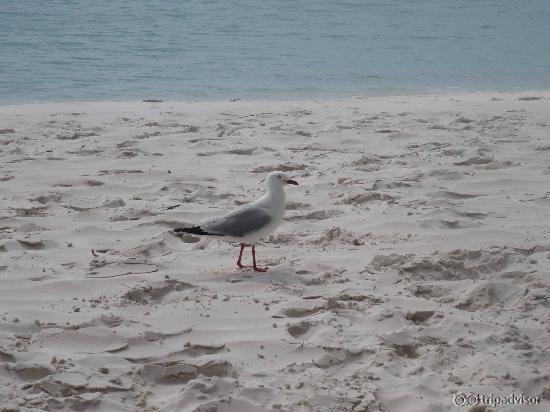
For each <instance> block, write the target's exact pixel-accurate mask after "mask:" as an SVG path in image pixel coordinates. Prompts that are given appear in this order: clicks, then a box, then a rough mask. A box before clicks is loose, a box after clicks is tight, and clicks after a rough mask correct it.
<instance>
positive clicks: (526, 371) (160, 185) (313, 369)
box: [0, 92, 550, 412]
mask: <svg viewBox="0 0 550 412" xmlns="http://www.w3.org/2000/svg"><path fill="white" fill-rule="evenodd" d="M549 119H550V92H523V93H517V94H513V93H478V94H456V95H439V96H417V97H380V98H349V99H341V100H315V101H286V102H247V101H232V102H218V103H176V102H130V103H125V102H112V103H99V102H97V103H71V104H69V103H48V104H28V105H13V106H0V160H1V162H0V200H1V204H2V208H1V210H0V279H1V287H0V314H1V315H0V368H1V371H0V399H1V400H2V402H1V403H0V411H3V412H7V411H44V410H62V411H72V410H92V411H104V412H113V411H140V412H145V411H174V412H176V411H177V412H181V411H195V412H216V411H217V412H253V411H289V412H302V411H304V412H305V411H354V412H358V411H363V412H365V411H392V412H394V411H407V412H414V411H431V412H436V411H437V412H439V411H454V410H462V411H472V412H473V411H476V412H480V411H485V410H487V411H489V410H494V409H491V408H490V407H487V408H485V407H483V406H480V405H478V406H477V407H476V408H472V407H469V406H464V407H459V406H456V405H455V404H453V394H455V395H456V394H457V393H462V392H464V393H470V392H472V393H475V394H483V395H487V396H489V395H491V394H492V395H495V396H508V395H510V394H516V395H521V394H523V395H524V396H530V397H539V398H540V403H539V404H538V405H530V406H525V405H523V406H518V405H516V406H500V407H498V410H499V411H519V410H521V411H523V410H525V411H533V412H535V411H536V412H539V411H540V412H542V411H547V410H548V405H549V404H548V400H549V399H550V313H549V307H550V280H549V279H550V278H549V272H550V225H549V223H550V120H549ZM273 170H282V171H285V172H287V174H288V175H289V176H291V177H292V178H293V179H295V180H297V181H298V182H299V184H300V185H299V186H293V187H290V188H288V190H287V211H286V215H285V221H284V223H283V225H282V226H281V227H280V228H279V229H278V231H277V232H276V233H275V234H274V235H272V236H271V237H269V238H268V239H265V240H264V241H263V242H261V243H260V244H259V245H258V247H257V250H258V258H259V264H260V265H262V266H268V267H269V270H268V271H267V272H266V273H255V272H253V271H250V270H244V271H241V270H238V268H237V267H236V265H235V261H236V258H237V255H238V245H234V244H229V243H226V242H220V241H217V240H210V241H209V240H207V239H200V238H198V237H196V236H192V235H186V236H183V237H181V238H178V237H176V236H174V235H173V234H172V231H171V230H172V229H173V228H175V227H179V226H183V225H191V224H196V223H200V222H201V221H204V220H206V219H209V218H211V217H213V216H217V215H220V214H222V213H225V212H228V211H231V210H232V209H233V208H235V207H236V206H237V205H240V204H242V203H245V202H249V201H252V200H254V199H256V198H257V197H258V196H260V195H261V194H262V193H263V192H264V190H265V188H264V179H265V177H266V175H267V173H268V172H270V171H273ZM249 259H250V255H249V253H247V254H246V261H247V264H248V262H249Z"/></svg>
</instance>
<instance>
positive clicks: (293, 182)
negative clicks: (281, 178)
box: [286, 179, 298, 186]
mask: <svg viewBox="0 0 550 412" xmlns="http://www.w3.org/2000/svg"><path fill="white" fill-rule="evenodd" d="M286 182H287V184H289V185H296V186H298V182H297V181H296V180H292V179H288V180H287V181H286Z"/></svg>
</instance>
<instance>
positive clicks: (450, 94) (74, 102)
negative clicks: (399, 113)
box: [0, 89, 550, 109]
mask: <svg viewBox="0 0 550 412" xmlns="http://www.w3.org/2000/svg"><path fill="white" fill-rule="evenodd" d="M532 95H543V98H549V96H550V89H528V90H519V91H457V92H441V93H420V94H395V95H393V94H392V95H373V96H361V95H358V96H343V97H318V98H315V97H311V98H309V97H307V98H289V99H283V98H274V99H261V98H258V99H241V98H234V99H227V100H221V99H212V100H162V99H153V98H151V99H142V100H125V99H122V100H104V101H103V100H90V101H86V100H84V101H82V100H69V101H43V102H24V103H0V109H1V108H7V107H21V106H44V105H65V104H70V105H89V104H135V103H149V104H161V103H162V104H180V105H209V104H213V105H220V104H232V103H242V104H267V103H305V104H307V103H314V102H327V103H328V102H344V101H355V100H359V101H361V100H388V99H427V98H444V97H462V98H473V97H481V96H493V97H497V98H498V97H509V96H516V97H531V96H532Z"/></svg>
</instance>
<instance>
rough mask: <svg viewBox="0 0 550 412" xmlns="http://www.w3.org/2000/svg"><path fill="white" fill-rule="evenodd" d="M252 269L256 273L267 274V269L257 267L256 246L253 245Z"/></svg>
mask: <svg viewBox="0 0 550 412" xmlns="http://www.w3.org/2000/svg"><path fill="white" fill-rule="evenodd" d="M252 268H253V269H254V270H255V271H256V272H265V271H266V270H267V268H259V267H258V266H256V246H254V245H252Z"/></svg>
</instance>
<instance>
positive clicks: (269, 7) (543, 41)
mask: <svg viewBox="0 0 550 412" xmlns="http://www.w3.org/2000/svg"><path fill="white" fill-rule="evenodd" d="M542 89H544V90H549V89H550V1H549V0H521V1H517V0H516V1H512V0H340V1H338V0H0V104H19V103H38V102H58V101H127V100H143V99H159V100H178V101H210V100H232V99H246V100H250V99H252V100H254V99H258V100H280V99H317V98H333V97H348V96H381V95H413V94H431V93H449V92H463V91H465V92H469V91H521V90H542Z"/></svg>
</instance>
